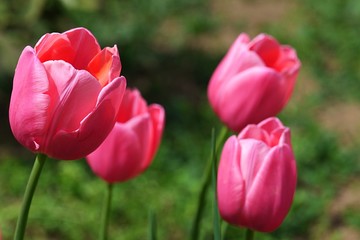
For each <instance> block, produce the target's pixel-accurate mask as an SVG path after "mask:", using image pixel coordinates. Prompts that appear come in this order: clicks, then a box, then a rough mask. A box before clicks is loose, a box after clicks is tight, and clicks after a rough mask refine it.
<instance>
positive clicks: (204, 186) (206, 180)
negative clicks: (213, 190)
mask: <svg viewBox="0 0 360 240" xmlns="http://www.w3.org/2000/svg"><path fill="white" fill-rule="evenodd" d="M227 134H228V129H227V127H225V126H223V128H222V129H221V131H220V133H219V134H218V136H217V138H216V139H218V141H217V142H216V149H215V151H216V152H218V150H219V148H220V146H221V145H222V144H223V143H224V141H225V137H226V135H227ZM211 173H212V154H210V156H209V158H208V160H207V163H206V167H205V171H204V176H203V179H202V183H201V188H200V192H199V196H198V202H197V209H196V214H195V217H194V220H193V223H192V226H191V230H190V239H191V240H197V239H198V238H199V226H200V222H201V217H202V213H203V211H204V207H205V203H206V201H205V197H206V193H207V191H208V189H209V185H210V180H211Z"/></svg>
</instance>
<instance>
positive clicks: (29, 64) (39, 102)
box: [9, 47, 50, 151]
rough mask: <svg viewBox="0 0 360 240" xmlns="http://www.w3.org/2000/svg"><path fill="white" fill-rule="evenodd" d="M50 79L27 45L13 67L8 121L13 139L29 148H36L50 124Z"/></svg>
mask: <svg viewBox="0 0 360 240" xmlns="http://www.w3.org/2000/svg"><path fill="white" fill-rule="evenodd" d="M48 90H49V82H48V78H47V75H46V71H45V68H44V66H43V64H42V63H41V62H40V61H39V59H38V58H37V57H36V54H35V51H34V49H32V48H31V47H26V48H25V49H24V50H23V52H22V53H21V55H20V58H19V61H18V64H17V66H16V70H15V76H14V82H13V90H12V93H11V100H10V107H9V121H10V126H11V130H12V132H13V134H14V136H15V138H16V139H17V140H18V141H19V142H20V143H21V144H23V145H24V146H25V147H27V148H28V149H30V150H31V151H38V150H39V148H40V145H41V144H42V140H41V139H40V138H41V137H42V136H43V135H44V134H45V132H46V130H47V128H48V125H49V114H48V110H49V104H50V97H49V95H48V93H47V92H48Z"/></svg>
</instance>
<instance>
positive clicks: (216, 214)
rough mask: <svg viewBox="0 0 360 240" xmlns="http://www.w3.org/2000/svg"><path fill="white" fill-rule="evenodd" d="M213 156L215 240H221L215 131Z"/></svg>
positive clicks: (212, 146)
mask: <svg viewBox="0 0 360 240" xmlns="http://www.w3.org/2000/svg"><path fill="white" fill-rule="evenodd" d="M211 140H212V141H211V155H212V187H213V190H214V206H213V207H214V240H221V227H220V214H219V209H218V202H217V191H216V189H217V186H216V184H217V181H216V170H217V164H216V163H217V159H216V155H217V154H216V138H215V130H214V129H213V130H212V132H211Z"/></svg>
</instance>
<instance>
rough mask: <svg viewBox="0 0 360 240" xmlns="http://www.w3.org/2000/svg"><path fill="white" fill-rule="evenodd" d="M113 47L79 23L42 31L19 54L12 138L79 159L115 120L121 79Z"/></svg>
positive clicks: (122, 85)
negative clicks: (66, 28)
mask: <svg viewBox="0 0 360 240" xmlns="http://www.w3.org/2000/svg"><path fill="white" fill-rule="evenodd" d="M120 71H121V63H120V57H119V53H118V50H117V47H116V46H114V47H112V48H109V47H106V48H104V49H102V50H101V48H100V46H99V44H98V42H97V40H96V39H95V37H94V36H93V35H92V34H91V33H90V32H89V31H88V30H86V29H84V28H75V29H72V30H69V31H67V32H64V33H50V34H45V35H44V36H43V37H42V38H41V39H40V40H39V41H38V42H37V43H36V45H35V47H34V48H32V47H30V46H27V47H25V49H24V50H23V52H22V53H21V56H20V58H19V61H18V64H17V67H16V71H15V76H14V82H13V90H12V95H11V101H10V108H9V120H10V125H11V129H12V132H13V134H14V136H15V138H16V139H17V140H18V141H19V142H20V143H21V144H22V145H24V146H25V147H26V148H28V149H29V150H31V151H33V152H38V153H43V154H47V155H48V156H50V157H54V158H58V159H78V158H81V157H84V156H86V155H87V154H89V153H91V152H92V151H94V150H95V149H96V148H97V147H98V146H99V145H100V143H101V142H102V141H103V140H104V139H105V138H106V136H107V135H108V133H109V132H110V131H111V129H112V127H113V126H114V124H115V120H116V116H117V113H118V109H119V106H120V103H121V99H122V97H123V94H124V92H125V88H126V80H125V78H124V77H122V76H119V75H120Z"/></svg>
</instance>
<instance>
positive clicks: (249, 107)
mask: <svg viewBox="0 0 360 240" xmlns="http://www.w3.org/2000/svg"><path fill="white" fill-rule="evenodd" d="M299 68H300V61H299V59H298V58H297V55H296V52H295V50H294V49H293V48H291V47H290V46H285V45H280V44H279V43H278V42H277V41H276V39H274V38H273V37H271V36H269V35H265V34H260V35H258V36H257V37H255V38H254V39H253V40H251V39H250V38H249V36H248V35H246V34H241V35H240V36H239V37H238V38H237V39H236V41H235V42H234V43H233V45H232V46H231V47H230V49H229V51H228V53H227V54H226V55H225V57H224V58H223V60H222V61H221V62H220V64H219V65H218V67H217V68H216V69H215V71H214V73H213V75H212V77H211V79H210V82H209V85H208V91H207V93H208V99H209V102H210V105H211V107H212V108H213V110H214V112H215V113H216V115H217V116H218V117H219V119H220V120H221V121H222V122H223V123H224V124H225V126H226V127H228V128H229V129H230V130H232V131H234V132H235V133H236V134H237V135H233V136H231V137H229V138H228V140H227V141H226V142H225V144H224V146H223V149H222V153H221V156H220V163H219V168H218V173H217V200H218V206H219V212H220V214H221V216H222V218H223V219H224V220H225V221H227V222H229V223H230V224H233V225H236V226H242V227H247V228H249V229H253V230H257V231H261V232H270V231H274V230H275V229H277V228H278V227H279V226H280V225H281V223H282V222H283V220H284V219H285V217H286V215H287V214H288V212H289V209H290V207H291V204H292V201H293V197H294V193H295V188H296V181H297V170H296V163H295V157H294V153H293V151H292V145H291V136H290V129H289V128H287V127H285V126H284V125H283V124H282V123H281V121H280V120H279V119H278V118H276V117H275V116H276V114H278V113H279V112H280V111H281V110H282V109H283V108H284V107H285V105H286V104H287V102H288V101H289V99H290V97H291V94H292V91H293V88H294V84H295V80H296V77H297V74H298V71H299ZM120 73H121V62H120V57H119V53H118V49H117V46H116V45H115V46H113V47H106V48H104V49H101V48H100V46H99V44H98V42H97V40H96V38H95V37H94V36H93V35H92V34H91V33H90V32H89V31H88V30H87V29H85V28H75V29H72V30H69V31H66V32H64V33H50V34H46V35H44V36H43V37H42V38H41V39H40V40H39V41H38V42H37V43H36V45H35V47H34V48H33V47H30V46H27V47H25V49H24V50H23V52H22V53H21V55H20V58H19V61H18V64H17V67H16V71H15V76H14V81H13V91H12V95H11V101H10V108H9V120H10V125H11V129H12V131H13V134H14V136H15V138H16V139H17V140H18V141H19V142H20V143H21V144H22V145H23V146H25V147H26V148H28V149H29V150H31V151H32V152H35V153H38V154H41V155H42V156H49V157H53V158H57V159H63V160H73V159H80V158H86V160H87V163H88V165H89V166H90V168H91V169H92V170H93V172H94V173H95V174H96V175H97V176H99V177H100V178H101V179H103V180H104V181H105V182H106V183H107V184H109V185H112V184H114V183H118V182H124V181H127V180H129V179H132V178H134V177H136V176H138V175H139V174H141V173H142V172H144V171H145V170H146V169H147V168H148V167H149V165H150V164H151V162H152V160H153V159H154V157H155V154H156V152H157V150H158V148H159V145H160V142H161V138H162V134H163V130H164V124H165V110H164V108H163V107H162V106H161V105H159V104H150V105H148V104H147V102H146V100H145V99H144V98H143V97H142V96H141V93H140V92H139V90H137V89H129V88H126V79H125V77H124V76H120ZM45 159H46V157H45ZM26 202H30V203H31V199H30V201H26ZM28 207H29V206H28ZM22 212H25V213H27V212H28V209H27V210H26V209H25V210H24V211H22ZM23 217H24V218H25V220H24V219H22V218H20V221H19V222H20V224H19V226H18V228H19V229H20V228H23V227H24V226H25V225H24V224H22V223H21V222H22V221H24V222H25V223H26V217H27V216H23ZM19 229H17V231H16V233H18V234H20V235H21V234H22V232H23V230H24V229H22V230H21V229H20V230H19ZM0 238H1V237H0ZM18 239H22V238H21V237H19V238H18Z"/></svg>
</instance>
